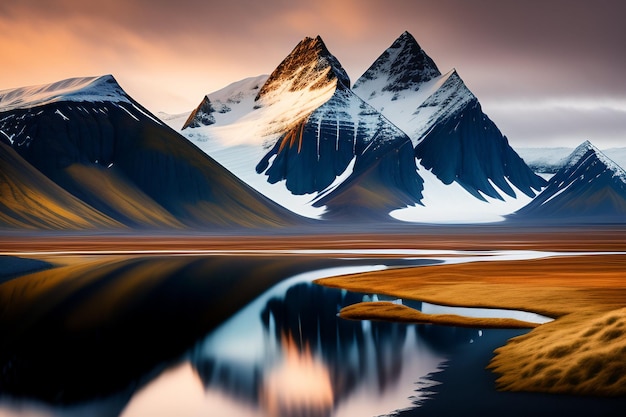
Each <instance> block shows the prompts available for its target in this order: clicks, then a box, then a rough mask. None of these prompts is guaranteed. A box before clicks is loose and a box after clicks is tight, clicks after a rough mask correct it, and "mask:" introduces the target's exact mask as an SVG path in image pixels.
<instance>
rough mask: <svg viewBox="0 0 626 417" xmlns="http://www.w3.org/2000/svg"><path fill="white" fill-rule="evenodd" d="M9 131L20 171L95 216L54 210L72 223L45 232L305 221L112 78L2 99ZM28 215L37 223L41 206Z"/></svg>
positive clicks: (1, 121)
mask: <svg viewBox="0 0 626 417" xmlns="http://www.w3.org/2000/svg"><path fill="white" fill-rule="evenodd" d="M0 130H1V131H2V132H3V135H2V141H3V143H4V145H6V146H10V147H11V148H13V150H14V151H15V152H16V153H17V155H18V156H19V158H17V159H16V160H18V161H19V163H21V164H22V165H30V166H32V167H33V168H34V169H35V170H37V171H39V172H40V173H41V174H43V176H45V177H47V179H49V180H50V181H51V182H52V183H54V184H55V185H56V186H58V187H60V188H61V189H63V190H64V191H63V192H61V193H58V192H56V194H58V195H59V198H63V197H62V196H63V195H66V194H70V195H71V196H73V197H74V198H75V199H77V200H79V201H80V202H81V203H82V204H83V205H84V206H86V207H88V208H83V209H82V210H83V212H85V213H84V214H85V215H84V216H79V217H83V218H85V220H84V221H80V220H77V219H75V218H73V217H72V216H71V215H68V214H66V213H59V210H58V209H55V208H52V209H51V210H53V211H55V213H56V215H57V216H60V217H63V220H62V221H61V222H57V223H54V220H53V219H48V220H43V221H42V222H41V223H43V225H42V226H43V227H44V228H62V227H68V228H80V227H83V228H84V227H86V226H87V225H88V223H92V226H93V223H96V225H98V226H100V227H108V228H115V227H122V228H128V227H131V228H178V229H180V228H187V227H191V226H195V227H198V226H200V227H224V226H252V227H259V226H268V225H286V224H293V223H294V222H297V217H296V216H294V215H293V214H291V213H290V212H288V211H287V210H284V209H282V208H281V207H280V206H278V205H277V204H275V203H274V202H272V201H270V200H268V199H266V198H264V197H263V196H261V195H259V194H258V193H257V192H256V191H254V190H252V189H250V188H249V187H248V186H246V185H245V184H243V183H241V182H240V181H239V180H238V179H237V178H236V177H234V176H233V175H232V174H230V173H229V172H228V171H227V170H225V169H224V168H222V167H221V166H220V165H219V164H217V163H216V162H215V161H213V160H212V159H211V158H209V157H208V156H207V155H205V154H204V153H202V152H201V151H199V150H198V149H197V148H196V147H195V146H193V145H192V144H190V143H189V142H188V141H187V140H185V139H184V138H182V137H181V136H180V135H178V134H177V133H176V132H174V131H173V130H172V129H170V128H169V127H167V126H166V125H164V124H163V123H162V122H161V121H160V120H158V119H157V118H156V117H155V116H153V115H152V114H150V113H149V112H148V111H147V110H146V109H145V108H143V107H142V106H141V105H139V104H138V103H137V102H135V101H134V100H133V99H132V98H131V97H129V96H128V95H127V94H126V93H125V92H124V91H123V90H122V88H121V87H120V86H119V85H118V84H117V82H116V81H115V79H114V78H113V77H111V76H103V77H92V78H79V79H70V80H65V81H61V82H58V83H55V84H51V85H45V86H36V87H26V88H21V89H15V90H5V91H2V92H0ZM3 152H5V153H6V152H8V151H6V150H4V151H3ZM13 158H14V159H15V158H16V157H15V155H13ZM22 160H23V161H22ZM7 169H8V168H5V166H3V170H7ZM33 180H34V179H33V178H32V176H30V177H28V176H26V175H22V178H19V181H22V182H25V183H27V182H29V181H30V182H31V183H30V186H31V187H34V184H32V181H33ZM43 187H44V188H46V187H47V188H48V190H47V192H46V191H43V190H42V191H41V192H39V191H37V194H44V195H45V194H46V193H47V194H48V195H49V194H50V193H51V191H50V190H49V186H47V185H46V186H43ZM65 198H67V197H65ZM53 203H54V202H51V204H50V207H54V204H53ZM75 205H76V204H75ZM23 208H24V210H21V211H23V212H24V213H25V214H24V215H25V216H29V214H28V213H29V212H32V210H33V205H32V204H31V205H30V206H28V207H23ZM13 210H14V211H15V210H16V209H15V208H14V209H13ZM77 211H78V212H80V211H79V210H77ZM87 211H91V214H89V213H87ZM94 213H97V214H94ZM34 216H36V214H32V215H31V217H34ZM94 216H96V217H98V218H99V219H98V220H97V221H96V220H95V219H94ZM90 219H91V220H90ZM63 222H65V226H63Z"/></svg>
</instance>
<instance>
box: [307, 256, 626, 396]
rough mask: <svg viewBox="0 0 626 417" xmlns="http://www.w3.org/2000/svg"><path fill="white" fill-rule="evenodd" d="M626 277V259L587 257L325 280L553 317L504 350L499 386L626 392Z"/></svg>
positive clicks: (358, 313) (393, 313) (367, 310)
mask: <svg viewBox="0 0 626 417" xmlns="http://www.w3.org/2000/svg"><path fill="white" fill-rule="evenodd" d="M625 278H626V255H588V256H567V257H554V258H545V259H537V260H527V261H496V262H474V263H467V264H457V265H436V266H425V267H420V268H411V269H393V270H386V271H377V272H371V273H364V274H359V275H347V276H341V277H333V278H326V279H323V280H319V281H318V283H320V284H322V285H326V286H331V287H340V288H345V289H348V290H351V291H358V292H365V293H380V294H387V295H391V296H395V297H399V298H410V299H415V300H422V301H427V302H430V303H435V304H443V305H450V306H465V307H488V308H505V309H515V310H524V311H530V312H535V313H539V314H542V315H546V316H550V317H554V318H556V320H554V321H553V322H551V323H547V324H544V325H541V326H538V327H537V328H536V329H534V330H532V331H531V332H530V333H528V334H526V335H524V336H521V337H518V338H515V339H512V340H511V341H509V342H508V343H507V344H506V345H505V346H504V347H502V348H500V349H498V350H497V351H496V356H495V358H494V359H493V361H492V362H491V364H490V368H492V369H493V370H494V371H495V372H496V373H498V374H500V375H501V377H500V378H499V379H498V383H499V388H501V389H507V390H525V391H543V392H558V393H575V394H592V395H626V355H625V354H626V337H624V336H625V335H626V308H623V307H624V306H626V280H625ZM341 314H342V316H344V317H346V318H351V319H377V320H401V321H411V320H410V314H412V313H407V311H406V309H399V308H389V306H386V305H376V304H374V303H361V304H357V305H354V306H350V308H346V309H344V310H343V311H342V313H341ZM416 317H417V320H415V321H416V322H432V323H439V324H442V322H441V320H440V319H441V318H440V317H430V318H429V317H427V315H423V314H420V315H417V316H416ZM446 319H447V321H448V322H447V323H443V324H452V325H468V322H467V319H466V318H461V317H457V318H454V317H448V318H446ZM477 324H478V323H477ZM483 325H486V326H491V327H497V326H498V325H501V326H502V327H514V326H510V324H507V323H503V322H500V323H498V322H495V321H493V319H484V323H482V324H479V325H478V326H477V327H481V326H483ZM529 327H530V326H529Z"/></svg>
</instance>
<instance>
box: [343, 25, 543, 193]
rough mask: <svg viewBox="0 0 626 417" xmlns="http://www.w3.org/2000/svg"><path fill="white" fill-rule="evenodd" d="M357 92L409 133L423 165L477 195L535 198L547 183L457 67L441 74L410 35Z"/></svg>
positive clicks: (363, 80)
mask: <svg viewBox="0 0 626 417" xmlns="http://www.w3.org/2000/svg"><path fill="white" fill-rule="evenodd" d="M354 91H355V92H356V93H357V94H359V95H360V96H361V97H362V98H363V99H365V100H367V101H368V103H370V104H371V105H372V106H373V107H375V108H376V109H378V110H379V111H380V112H381V113H382V114H383V115H384V116H385V117H386V118H387V119H389V120H390V121H391V122H392V123H394V124H395V125H397V126H398V127H400V128H401V129H402V130H403V131H404V132H406V133H407V134H408V135H409V137H410V138H411V140H412V142H413V145H414V147H415V156H416V158H417V159H418V160H419V161H420V163H421V165H422V166H423V167H424V168H425V169H427V170H432V172H433V173H434V174H435V175H436V176H437V178H438V179H439V180H440V181H442V182H443V183H444V184H450V183H452V182H456V183H458V184H459V185H461V186H462V187H463V188H464V189H465V190H466V191H467V192H469V193H470V194H471V195H473V196H474V197H476V198H478V199H480V200H485V197H490V198H495V199H503V198H504V197H505V196H509V197H513V198H516V197H518V195H517V194H516V191H515V190H514V188H513V187H515V188H516V189H517V190H519V192H521V193H523V194H525V195H527V196H534V195H535V194H536V193H537V192H538V191H540V190H541V188H542V187H543V186H544V185H545V181H544V180H543V179H542V178H540V177H539V176H537V175H535V174H534V173H533V172H532V171H531V170H530V169H529V168H528V166H526V164H525V163H524V161H523V160H522V159H521V158H519V156H518V155H517V154H516V153H515V151H514V150H513V149H512V148H511V147H510V146H509V144H508V140H507V139H506V137H505V136H504V135H502V133H501V132H500V131H499V129H498V128H497V126H496V125H495V124H494V123H493V122H492V121H491V120H490V119H489V118H488V117H487V115H485V114H484V113H483V111H482V108H481V106H480V103H479V101H478V99H477V98H476V96H474V94H472V92H471V91H470V90H469V89H468V88H467V86H466V85H465V83H464V82H463V80H462V79H461V77H460V76H459V75H458V73H457V72H456V70H451V71H449V72H448V73H446V74H443V75H441V73H440V72H439V70H438V68H437V66H436V65H435V63H434V62H433V61H432V59H430V57H428V55H426V53H425V52H424V50H423V49H421V48H420V46H419V45H418V44H417V42H416V41H415V39H413V37H412V36H410V35H409V34H408V33H406V32H405V33H404V34H402V35H401V36H400V37H399V38H398V39H397V40H396V41H395V42H394V43H393V44H392V45H391V47H389V48H388V49H387V50H386V51H385V52H383V54H382V55H381V56H380V57H379V58H378V59H377V60H376V61H375V62H374V64H373V65H372V66H371V67H370V69H368V70H367V71H366V72H365V73H364V74H363V75H362V76H361V77H360V78H359V80H357V82H356V83H355V85H354Z"/></svg>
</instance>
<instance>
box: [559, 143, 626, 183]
mask: <svg viewBox="0 0 626 417" xmlns="http://www.w3.org/2000/svg"><path fill="white" fill-rule="evenodd" d="M593 159H597V160H598V161H600V162H601V163H602V164H604V166H605V167H606V169H607V170H608V171H610V172H611V173H612V174H613V177H618V178H619V179H621V180H622V181H623V182H624V183H626V171H624V169H623V168H622V167H620V166H619V165H618V164H616V163H615V162H613V160H611V159H610V158H609V157H608V156H606V155H605V154H604V153H602V151H600V150H599V149H598V148H596V147H595V146H594V145H593V144H592V143H591V142H589V141H588V140H586V141H584V142H583V143H581V144H580V145H578V147H577V148H576V149H574V151H573V152H572V153H571V155H570V156H569V158H568V159H567V161H566V162H565V164H564V168H565V169H566V170H567V169H573V168H575V167H577V166H580V165H583V164H585V163H586V162H587V161H588V160H593Z"/></svg>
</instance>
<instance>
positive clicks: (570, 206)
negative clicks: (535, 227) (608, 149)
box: [512, 141, 626, 223]
mask: <svg viewBox="0 0 626 417" xmlns="http://www.w3.org/2000/svg"><path fill="white" fill-rule="evenodd" d="M512 218H514V219H550V221H584V222H593V223H598V222H600V223H602V222H620V223H623V222H625V221H626V172H625V171H624V170H623V169H622V168H621V167H619V166H618V165H617V164H616V163H614V162H613V161H612V160H610V159H609V158H607V157H606V156H605V155H604V154H603V153H602V152H600V151H599V150H598V149H597V148H596V147H595V146H593V145H592V144H591V143H590V142H589V141H586V142H584V143H582V144H581V145H580V146H578V148H576V149H575V150H574V152H572V154H571V155H570V156H569V158H568V159H567V161H566V163H565V165H564V166H563V167H562V168H561V169H560V170H559V171H558V172H557V173H556V174H555V175H554V176H553V177H552V178H551V179H550V181H549V182H548V186H547V187H546V188H545V189H544V190H543V192H541V194H539V195H538V196H537V197H535V199H534V200H533V201H532V202H530V204H528V205H527V206H525V207H523V208H522V209H521V210H519V211H518V212H517V213H515V215H514V216H512Z"/></svg>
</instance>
